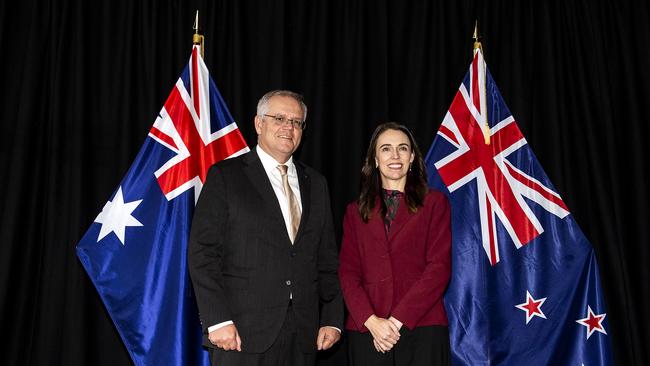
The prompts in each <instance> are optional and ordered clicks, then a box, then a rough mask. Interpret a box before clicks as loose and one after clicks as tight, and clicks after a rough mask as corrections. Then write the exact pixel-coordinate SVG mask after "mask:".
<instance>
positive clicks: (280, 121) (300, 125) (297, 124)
mask: <svg viewBox="0 0 650 366" xmlns="http://www.w3.org/2000/svg"><path fill="white" fill-rule="evenodd" d="M264 117H269V118H270V119H272V120H273V122H274V123H275V124H276V125H278V126H284V125H287V124H289V123H290V124H291V125H292V126H293V128H297V129H299V130H304V129H305V127H307V126H306V123H305V121H301V120H299V119H291V118H287V117H283V116H279V115H278V116H273V115H270V114H265V115H264Z"/></svg>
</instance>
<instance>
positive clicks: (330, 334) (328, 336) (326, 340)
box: [316, 327, 341, 351]
mask: <svg viewBox="0 0 650 366" xmlns="http://www.w3.org/2000/svg"><path fill="white" fill-rule="evenodd" d="M340 338H341V333H340V332H339V331H338V330H336V329H334V328H332V327H321V328H320V329H319V330H318V338H317V339H316V346H317V347H318V350H319V351H324V350H326V349H329V348H330V347H332V346H333V345H334V343H336V342H338V340H339V339H340Z"/></svg>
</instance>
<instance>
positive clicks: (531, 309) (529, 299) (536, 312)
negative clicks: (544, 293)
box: [515, 290, 546, 324]
mask: <svg viewBox="0 0 650 366" xmlns="http://www.w3.org/2000/svg"><path fill="white" fill-rule="evenodd" d="M544 301H546V298H545V297H544V298H541V299H539V300H535V299H534V298H533V296H531V294H530V292H528V290H526V302H524V303H521V304H519V305H515V307H516V308H517V309H520V310H523V311H525V312H526V324H528V322H530V320H531V319H533V317H534V316H538V317H540V318H544V319H546V315H544V312H543V311H542V304H544Z"/></svg>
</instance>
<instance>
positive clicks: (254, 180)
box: [244, 150, 289, 239]
mask: <svg viewBox="0 0 650 366" xmlns="http://www.w3.org/2000/svg"><path fill="white" fill-rule="evenodd" d="M244 173H245V174H246V176H247V177H248V179H249V180H250V182H251V184H252V185H253V187H255V189H256V190H257V193H259V194H260V196H262V198H263V199H264V202H265V203H266V207H267V208H268V210H269V211H270V212H272V213H273V215H272V216H273V217H274V218H275V219H276V221H277V224H278V225H280V227H282V228H285V230H283V231H284V232H285V234H286V231H287V230H286V225H285V223H284V217H283V216H282V210H281V209H280V202H278V198H277V197H276V196H275V192H274V191H273V187H271V182H270V181H269V177H268V176H267V175H266V171H264V166H263V165H262V162H261V161H260V158H259V156H257V153H256V152H255V150H253V151H251V152H249V153H248V154H246V157H245V158H244ZM288 238H289V235H288V234H287V239H288Z"/></svg>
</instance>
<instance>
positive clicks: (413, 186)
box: [357, 122, 429, 223]
mask: <svg viewBox="0 0 650 366" xmlns="http://www.w3.org/2000/svg"><path fill="white" fill-rule="evenodd" d="M387 130H395V131H401V132H403V133H404V134H405V135H406V136H407V137H408V139H409V143H410V144H411V152H413V156H414V159H413V163H412V164H411V167H410V168H409V170H408V172H407V174H406V187H404V200H405V201H406V205H407V206H408V209H409V212H411V213H414V212H416V211H417V210H418V207H420V206H422V205H423V204H424V196H426V194H427V192H428V190H429V188H428V186H427V181H426V178H425V177H426V170H425V167H424V161H423V160H422V154H421V153H420V149H418V145H417V144H416V143H415V138H414V137H413V134H412V133H411V131H409V129H408V128H406V126H404V125H400V124H398V123H395V122H386V123H383V124H380V125H379V126H377V128H376V129H375V132H373V134H372V138H371V139H370V145H369V146H368V152H367V153H366V160H365V162H364V164H363V167H362V168H361V182H360V183H361V184H360V185H361V189H360V190H359V191H360V192H359V199H358V200H357V203H358V205H359V214H360V215H361V219H362V220H363V222H366V223H367V222H368V218H369V217H370V215H371V214H372V211H373V210H374V208H375V204H376V202H377V201H379V205H380V208H381V214H382V217H383V216H386V204H385V203H384V200H383V199H381V189H382V187H381V176H380V175H381V173H380V172H379V168H378V167H376V166H375V157H376V156H377V140H378V139H379V136H380V135H381V134H382V133H384V132H386V131H387Z"/></svg>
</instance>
